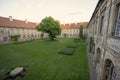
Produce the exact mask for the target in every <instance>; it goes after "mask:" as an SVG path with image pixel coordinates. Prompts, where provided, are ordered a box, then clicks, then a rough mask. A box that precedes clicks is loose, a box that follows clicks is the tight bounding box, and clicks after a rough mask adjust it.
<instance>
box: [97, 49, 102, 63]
mask: <svg viewBox="0 0 120 80" xmlns="http://www.w3.org/2000/svg"><path fill="white" fill-rule="evenodd" d="M100 56H101V50H100V48H97V51H96V62H97V63H98V62H100Z"/></svg>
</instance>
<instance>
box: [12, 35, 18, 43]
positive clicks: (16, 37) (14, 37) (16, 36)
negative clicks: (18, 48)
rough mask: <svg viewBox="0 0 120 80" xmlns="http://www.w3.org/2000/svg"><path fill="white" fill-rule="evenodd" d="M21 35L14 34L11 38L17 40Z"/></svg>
mask: <svg viewBox="0 0 120 80" xmlns="http://www.w3.org/2000/svg"><path fill="white" fill-rule="evenodd" d="M19 37H20V35H12V36H11V40H12V41H15V42H17V41H18V39H19Z"/></svg>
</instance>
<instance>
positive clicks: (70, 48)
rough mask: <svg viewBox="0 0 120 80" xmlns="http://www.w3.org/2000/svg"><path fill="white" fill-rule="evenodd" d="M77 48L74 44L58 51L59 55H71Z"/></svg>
mask: <svg viewBox="0 0 120 80" xmlns="http://www.w3.org/2000/svg"><path fill="white" fill-rule="evenodd" d="M76 48H77V45H76V44H72V45H68V46H66V48H64V49H62V50H60V51H59V53H60V54H65V55H73V53H74V51H75V49H76Z"/></svg>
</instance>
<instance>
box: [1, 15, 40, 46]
mask: <svg viewBox="0 0 120 80" xmlns="http://www.w3.org/2000/svg"><path fill="white" fill-rule="evenodd" d="M36 26H37V24H36V23H33V22H28V21H27V20H26V21H22V20H16V19H12V17H11V16H10V17H9V18H5V17H0V44H2V43H10V42H12V41H11V36H14V35H19V39H18V41H27V40H32V39H39V38H40V37H41V32H38V31H37V30H36V29H35V28H36Z"/></svg>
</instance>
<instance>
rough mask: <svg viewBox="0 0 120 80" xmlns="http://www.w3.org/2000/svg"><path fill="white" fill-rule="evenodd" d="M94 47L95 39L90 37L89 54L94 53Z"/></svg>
mask: <svg viewBox="0 0 120 80" xmlns="http://www.w3.org/2000/svg"><path fill="white" fill-rule="evenodd" d="M93 45H94V38H93V37H90V48H89V52H91V51H92V48H93Z"/></svg>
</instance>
